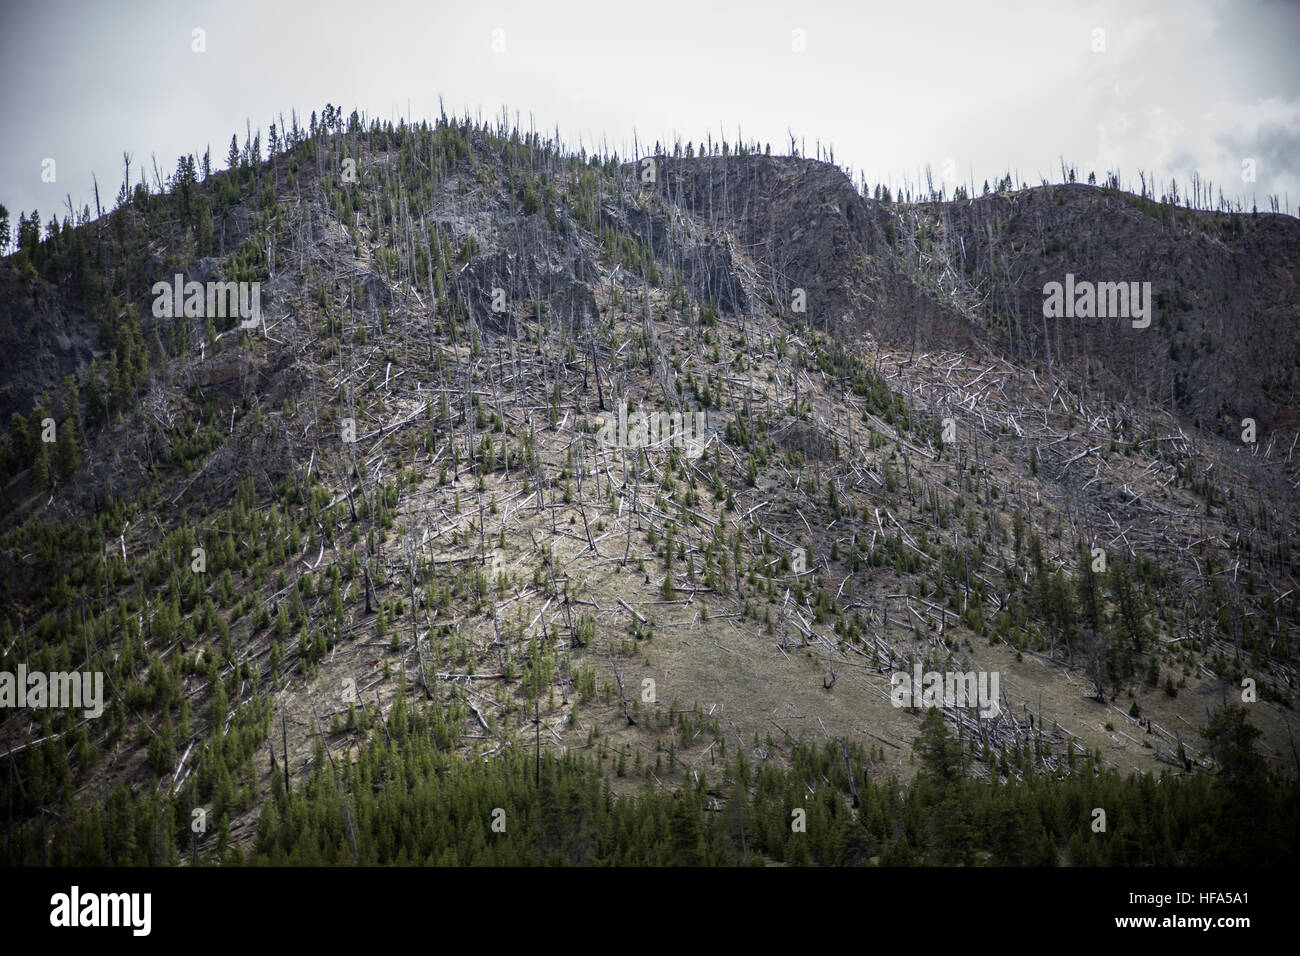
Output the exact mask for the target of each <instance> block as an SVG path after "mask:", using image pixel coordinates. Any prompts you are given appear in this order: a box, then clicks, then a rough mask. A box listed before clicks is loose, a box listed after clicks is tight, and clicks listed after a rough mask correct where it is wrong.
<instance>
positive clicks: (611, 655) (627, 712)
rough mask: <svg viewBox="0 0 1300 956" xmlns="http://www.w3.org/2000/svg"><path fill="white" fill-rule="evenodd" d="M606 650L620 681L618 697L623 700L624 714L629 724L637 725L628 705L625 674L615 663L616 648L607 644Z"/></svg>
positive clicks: (617, 679) (615, 676)
mask: <svg viewBox="0 0 1300 956" xmlns="http://www.w3.org/2000/svg"><path fill="white" fill-rule="evenodd" d="M606 651H607V653H608V654H609V666H610V667H611V668H612V669H613V671H614V680H615V681H617V682H618V698H619V700H621V701H622V702H623V716H624V717H626V718H627V722H628V726H630V727H635V726H636V721H635V720H633V719H632V712H631V711H630V710H628V707H627V695H626V694H625V693H624V692H623V675H622V674H620V673H619V672H618V665H617V664H615V663H614V650H613V648H612V647H610V646H609V645H606Z"/></svg>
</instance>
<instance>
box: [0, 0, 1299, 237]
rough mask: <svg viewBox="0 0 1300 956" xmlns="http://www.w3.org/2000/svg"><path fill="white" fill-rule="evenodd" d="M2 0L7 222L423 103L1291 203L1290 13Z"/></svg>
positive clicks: (869, 165)
mask: <svg viewBox="0 0 1300 956" xmlns="http://www.w3.org/2000/svg"><path fill="white" fill-rule="evenodd" d="M0 2H3V10H2V11H0V88H2V89H3V96H4V107H3V112H2V113H0V116H3V132H2V133H0V203H3V204H4V205H6V206H8V208H9V210H10V213H11V218H12V220H13V221H14V222H15V223H16V221H17V219H18V213H19V211H20V210H25V211H28V212H30V211H31V210H32V209H33V208H39V209H40V211H41V213H42V217H41V218H42V220H43V221H46V222H48V220H49V216H50V214H51V213H52V212H54V211H55V210H59V209H62V207H63V205H64V197H65V195H67V194H69V193H70V194H71V196H72V200H73V202H74V204H75V205H76V207H77V208H78V209H80V208H81V206H82V205H83V204H85V203H90V204H91V205H92V208H93V198H92V194H91V191H90V188H91V173H92V172H94V173H95V174H97V175H98V177H99V182H100V194H101V198H102V199H103V201H104V202H105V204H106V205H107V204H111V203H112V200H113V197H114V196H115V195H116V193H117V189H118V187H119V186H120V185H121V181H122V152H123V150H126V151H129V152H131V153H132V154H134V158H135V162H136V163H139V162H140V161H141V160H143V161H145V162H146V163H148V162H149V157H150V154H151V153H152V154H155V155H156V156H157V162H158V166H159V168H160V169H161V170H162V172H163V174H164V176H166V175H168V174H169V173H171V172H172V171H173V170H174V169H175V167H176V158H177V156H179V155H180V154H181V153H184V152H194V153H196V155H199V154H201V153H202V152H203V150H204V149H205V148H206V147H208V146H211V150H212V156H213V163H214V168H219V167H221V166H224V162H225V155H226V150H227V147H228V145H229V142H230V135H231V133H232V132H235V131H238V132H239V138H240V142H241V144H242V142H243V139H244V128H245V121H246V120H250V121H251V122H252V124H253V127H254V129H257V128H259V127H260V128H261V129H262V131H263V137H262V142H263V146H264V147H265V143H266V133H265V131H266V129H267V127H268V126H269V124H270V123H271V122H273V121H274V120H275V118H276V116H277V114H278V113H280V112H283V113H284V114H285V115H286V116H288V113H289V110H290V108H291V107H296V108H297V109H298V111H299V113H300V114H301V115H303V116H306V115H308V114H310V112H311V111H312V110H313V109H315V110H317V111H319V110H320V108H321V106H323V105H324V104H325V103H326V102H327V101H328V102H331V103H333V104H335V105H342V106H343V107H344V110H345V112H350V111H351V110H352V109H353V108H356V109H358V110H361V111H363V112H366V113H369V114H370V115H372V116H379V117H383V118H390V117H391V118H394V119H396V118H397V117H399V116H403V115H406V114H407V113H408V111H409V114H410V116H412V117H414V118H421V117H433V116H436V115H437V110H438V95H439V94H442V96H443V98H444V100H445V101H446V104H447V109H448V111H449V112H452V111H455V112H462V111H463V110H464V109H466V108H468V109H470V110H471V111H475V112H477V111H480V110H481V111H482V113H483V114H484V115H489V114H493V115H499V113H500V111H501V107H502V106H503V105H505V106H507V107H508V108H509V110H510V113H511V116H512V117H513V115H514V113H515V112H516V111H518V112H519V113H521V114H522V117H523V125H525V126H527V125H528V123H529V116H530V114H531V116H532V117H534V119H535V123H536V126H537V128H538V129H539V130H545V131H548V132H549V131H552V130H554V129H555V128H556V127H557V126H558V128H559V130H560V132H561V135H562V136H563V137H564V138H565V139H566V141H568V142H570V143H571V144H573V145H575V146H576V144H577V143H578V141H579V138H580V137H581V139H582V141H583V142H584V143H586V144H587V145H588V148H590V145H591V144H592V143H593V142H597V143H598V142H599V140H600V139H601V137H602V136H604V137H605V138H606V139H607V140H608V142H609V143H610V144H611V145H614V146H618V147H620V152H625V151H624V149H622V148H621V147H622V144H627V146H628V147H630V145H631V142H632V134H633V130H634V129H635V130H636V131H637V133H638V135H639V136H640V137H641V139H642V141H648V142H649V143H650V144H651V145H653V143H654V141H655V140H656V139H660V140H663V141H665V142H668V141H671V140H672V138H673V137H674V135H675V134H676V135H680V136H681V137H682V138H683V139H691V140H695V141H698V140H699V139H701V138H702V137H703V136H704V135H705V134H706V132H712V134H713V136H714V137H715V138H717V137H718V136H719V135H723V134H724V133H725V135H726V138H727V139H728V140H733V141H734V140H735V138H736V135H737V129H739V130H740V132H741V134H742V135H743V136H744V137H745V138H746V139H750V138H754V139H757V140H759V141H760V142H770V143H771V145H772V149H773V152H778V151H779V152H786V151H787V149H788V144H789V135H788V133H787V130H793V131H794V133H795V135H796V136H798V137H801V138H803V140H804V141H805V143H806V149H807V151H808V152H809V153H812V152H813V150H814V143H815V141H816V140H818V139H820V141H821V142H822V144H823V145H827V144H830V145H833V146H834V150H835V160H836V162H837V163H838V164H839V165H841V166H851V167H852V168H853V170H854V171H855V177H856V174H857V173H858V172H862V173H865V175H866V177H867V180H868V181H869V182H870V183H873V184H874V183H877V182H881V181H885V182H891V181H892V182H893V183H895V184H897V183H899V182H900V181H901V180H902V179H903V178H904V177H906V178H908V179H910V180H911V181H913V182H915V181H916V180H917V179H918V177H919V175H920V171H921V170H922V169H923V167H924V166H925V164H926V163H929V164H931V166H932V167H933V168H934V171H935V175H936V177H939V176H941V175H942V173H943V171H944V169H945V161H950V165H949V166H948V168H949V169H950V170H953V171H955V173H956V179H957V181H958V182H963V183H964V182H967V181H968V180H970V179H971V178H973V179H974V182H975V184H976V186H977V187H979V186H982V184H983V181H984V180H985V179H989V180H990V181H992V180H993V179H994V178H995V177H998V176H1000V175H1001V174H1002V173H1003V172H1005V171H1006V170H1007V169H1011V170H1012V171H1013V173H1015V172H1016V171H1018V172H1019V175H1018V176H1017V178H1016V182H1017V183H1019V182H1020V181H1021V180H1023V181H1027V182H1029V183H1031V184H1033V183H1037V182H1038V181H1039V179H1040V178H1041V177H1043V176H1046V177H1048V178H1050V179H1052V180H1053V181H1056V180H1059V178H1060V172H1059V168H1060V157H1061V156H1064V157H1065V159H1066V161H1067V162H1069V163H1071V164H1073V165H1075V166H1077V167H1078V168H1079V170H1080V178H1081V179H1086V176H1087V172H1088V171H1089V170H1093V169H1095V170H1096V171H1097V173H1098V179H1099V180H1100V179H1101V178H1102V176H1103V175H1104V172H1105V171H1106V170H1107V169H1114V168H1118V169H1120V171H1121V173H1122V175H1123V176H1124V179H1125V181H1126V182H1127V181H1129V180H1130V179H1131V180H1132V181H1133V183H1134V184H1136V182H1137V171H1138V169H1139V168H1141V169H1143V170H1146V171H1148V173H1154V174H1155V175H1156V177H1157V178H1159V179H1161V180H1163V181H1166V182H1167V181H1168V180H1169V178H1171V177H1177V179H1178V181H1179V184H1180V188H1181V186H1182V184H1184V183H1185V182H1186V181H1187V179H1188V176H1189V174H1190V172H1191V171H1192V170H1197V171H1199V172H1200V174H1201V176H1202V178H1203V179H1209V180H1212V181H1213V182H1214V184H1215V190H1216V193H1217V191H1218V189H1219V187H1220V186H1221V187H1222V189H1223V191H1224V192H1225V193H1226V194H1227V195H1229V196H1231V197H1234V198H1240V199H1241V201H1242V202H1243V204H1244V205H1245V206H1246V208H1250V205H1251V202H1252V200H1257V202H1258V205H1259V208H1260V209H1261V210H1263V209H1267V208H1268V201H1267V198H1266V197H1267V196H1268V195H1269V194H1274V193H1276V194H1278V195H1279V196H1281V197H1283V198H1282V201H1283V202H1284V203H1286V202H1289V208H1290V209H1291V211H1292V212H1295V210H1296V205H1297V203H1300V65H1297V64H1298V63H1300V57H1298V56H1297V53H1296V41H1297V39H1300V3H1295V2H1237V3H1223V2H1215V0H1185V2H1168V3H1138V2H1118V3H1112V2H1082V3H1079V2H1076V3H1069V4H1056V3H1050V2H1042V0H1039V2H1025V3H1019V2H1007V3H1000V4H981V3H976V2H972V0H957V2H951V3H947V2H944V3H929V4H927V3H924V2H910V0H909V2H895V3H872V2H863V0H840V2H818V0H798V2H773V0H754V2H734V3H733V2H725V0H694V2H678V0H621V2H620V0H603V2H565V0H531V2H496V0H460V2H455V3H449V2H442V0H426V2H396V0H393V2H384V0H355V2H352V0H349V2H332V0H310V2H283V3H282V2H274V0H256V2H250V0H224V2H219V3H185V2H175V0H172V2H163V0H158V2H153V0H138V2H132V0H125V2H120V3H99V2H80V3H77V2H69V0H39V2H24V0H0ZM196 28H197V29H201V30H203V31H204V34H203V37H202V39H203V45H204V46H205V47H206V49H205V51H204V52H195V51H194V46H195V45H196V41H195V38H194V30H195V29H196ZM494 47H495V49H494ZM1099 48H1100V49H1099ZM47 159H53V160H54V161H55V165H54V168H53V173H54V176H55V181H54V182H52V183H50V182H44V181H43V180H42V170H43V169H46V170H48V169H49V165H48V164H45V165H44V166H43V163H44V161H45V160H47ZM1248 159H1249V160H1254V169H1255V177H1256V181H1255V182H1253V183H1248V182H1245V181H1243V172H1242V163H1243V160H1248ZM134 172H135V170H134V169H133V179H134ZM47 175H48V173H47ZM1287 197H1289V199H1288V198H1287Z"/></svg>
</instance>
